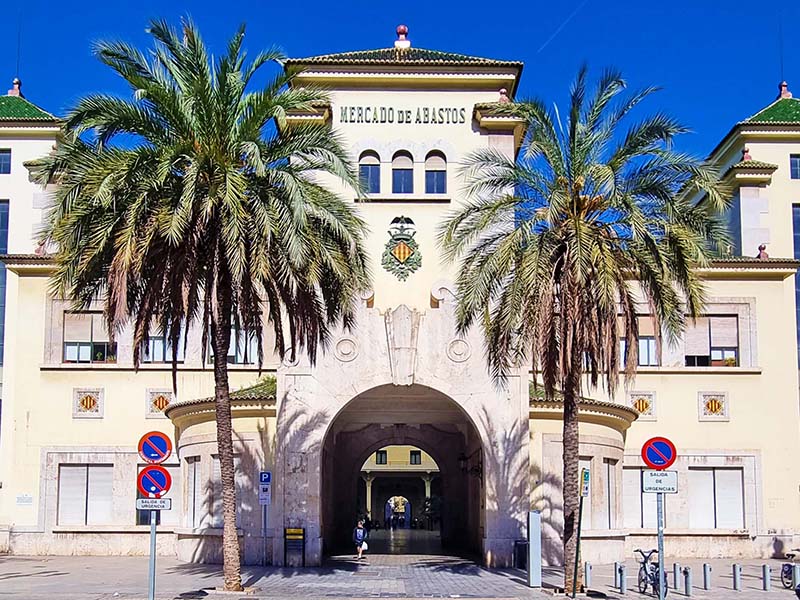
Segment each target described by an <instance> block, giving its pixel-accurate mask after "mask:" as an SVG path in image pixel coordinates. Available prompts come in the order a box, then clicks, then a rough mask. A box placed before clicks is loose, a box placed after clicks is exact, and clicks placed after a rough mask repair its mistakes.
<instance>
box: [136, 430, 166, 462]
mask: <svg viewBox="0 0 800 600" xmlns="http://www.w3.org/2000/svg"><path fill="white" fill-rule="evenodd" d="M170 454H172V442H171V441H170V439H169V437H167V436H166V435H165V434H163V433H161V432H160V431H151V432H150V433H146V434H144V435H143V436H142V439H140V440H139V456H141V457H142V459H143V460H144V461H145V462H149V463H151V464H158V463H162V462H164V461H165V460H167V459H168V458H169V455H170Z"/></svg>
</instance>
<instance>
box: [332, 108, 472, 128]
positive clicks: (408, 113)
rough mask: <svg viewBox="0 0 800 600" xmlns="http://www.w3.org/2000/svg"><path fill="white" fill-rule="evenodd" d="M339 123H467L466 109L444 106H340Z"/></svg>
mask: <svg viewBox="0 0 800 600" xmlns="http://www.w3.org/2000/svg"><path fill="white" fill-rule="evenodd" d="M339 122H340V123H376V124H381V123H400V124H406V125H424V124H436V125H453V124H456V125H457V124H460V123H466V122H467V109H466V108H455V107H444V106H421V107H418V108H394V107H392V106H341V107H339Z"/></svg>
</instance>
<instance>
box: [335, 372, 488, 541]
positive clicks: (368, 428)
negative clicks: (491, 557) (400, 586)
mask: <svg viewBox="0 0 800 600" xmlns="http://www.w3.org/2000/svg"><path fill="white" fill-rule="evenodd" d="M412 453H417V454H414V455H412ZM423 456H424V457H425V464H421V463H422V462H423ZM417 461H418V462H419V463H420V464H419V465H415V464H412V463H413V462H417ZM483 482H484V479H483V447H482V443H481V440H480V436H479V434H478V432H477V430H476V428H475V426H474V425H473V423H472V421H471V419H470V418H469V417H468V416H467V415H466V414H465V413H464V411H463V410H461V409H460V407H459V406H458V405H457V404H456V403H455V402H454V401H452V400H451V399H450V398H448V397H447V396H445V395H444V394H442V393H440V392H437V391H436V390H433V389H430V388H427V387H424V386H419V385H414V386H404V387H398V386H393V385H383V386H378V387H376V388H373V389H370V390H368V391H366V392H363V393H362V394H359V395H358V396H356V397H355V398H354V399H353V400H352V401H350V402H349V403H348V404H347V405H346V406H345V408H344V409H343V410H341V411H340V413H339V414H338V415H337V416H336V418H335V419H334V420H333V422H332V423H331V426H330V428H329V429H328V432H327V435H326V437H325V441H324V444H323V450H322V485H321V498H320V500H321V505H322V538H323V552H325V553H327V554H335V553H337V552H339V551H342V550H345V549H349V546H350V534H351V531H352V528H353V526H354V524H355V521H356V520H357V519H358V518H362V517H364V516H366V515H367V514H369V517H370V518H371V520H377V519H376V513H378V514H379V515H380V518H381V520H382V522H381V523H380V527H381V528H382V529H385V528H386V527H387V525H388V526H389V529H409V530H412V525H413V530H417V528H418V527H419V531H420V534H419V535H417V536H415V534H414V533H413V531H412V533H410V534H408V535H407V536H406V541H407V542H408V543H406V544H404V545H403V548H405V549H406V550H407V551H408V552H409V553H414V547H415V545H414V540H415V537H419V538H420V540H423V541H424V544H423V545H424V547H425V548H427V549H430V548H431V547H432V546H431V537H432V536H431V535H430V533H428V532H430V531H432V530H433V528H434V527H435V528H436V543H437V544H438V543H439V541H440V542H441V547H442V549H443V550H445V551H447V552H451V553H455V554H474V555H479V554H480V552H481V532H482V528H483V523H484V514H483V510H482V509H483V505H484V504H483V497H484V483H483ZM373 485H374V486H375V488H374V492H373ZM434 489H436V491H437V492H438V494H437V495H435V496H434V494H433V491H434ZM367 491H368V492H369V493H367ZM395 496H401V497H403V498H405V502H406V503H407V504H403V506H402V511H400V510H399V508H398V507H396V506H393V507H392V510H391V512H392V516H391V517H390V518H389V519H387V518H386V517H387V514H386V511H385V510H384V507H383V505H384V504H385V503H386V502H387V500H389V499H390V498H393V497H395ZM409 497H411V498H413V500H409ZM426 501H427V502H428V503H430V504H431V505H434V504H435V506H434V507H433V508H434V512H433V514H431V515H430V517H431V518H430V519H425V518H424V517H425V515H424V513H423V512H422V509H423V507H425V506H426ZM415 505H416V506H417V514H416V521H415V520H414V519H415V511H414V506H415ZM423 531H424V532H426V533H424V534H423V533H422V532H423ZM439 536H440V537H439ZM379 548H380V547H378V548H376V550H378V549H379Z"/></svg>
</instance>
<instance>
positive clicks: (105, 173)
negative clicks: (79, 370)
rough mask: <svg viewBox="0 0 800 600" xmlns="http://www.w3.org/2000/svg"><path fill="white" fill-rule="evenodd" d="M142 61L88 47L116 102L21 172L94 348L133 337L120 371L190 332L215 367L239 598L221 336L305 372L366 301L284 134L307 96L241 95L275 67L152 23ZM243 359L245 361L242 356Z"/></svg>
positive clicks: (329, 156) (339, 223)
mask: <svg viewBox="0 0 800 600" xmlns="http://www.w3.org/2000/svg"><path fill="white" fill-rule="evenodd" d="M149 33H150V34H151V35H152V36H153V38H154V46H153V48H152V49H151V50H150V52H149V54H144V53H142V52H140V51H139V50H137V49H135V48H133V47H131V46H129V45H127V44H124V43H119V42H112V43H100V44H98V45H97V46H96V48H95V54H96V55H97V57H98V58H99V59H100V61H102V62H103V63H105V64H106V65H108V66H109V67H111V68H112V69H113V70H114V71H116V73H117V74H119V75H120V76H121V77H122V78H123V79H124V80H125V82H126V83H127V84H128V85H129V86H130V89H131V92H132V95H131V98H128V99H122V98H117V97H111V96H106V95H99V94H95V95H90V96H87V97H85V98H83V99H82V100H80V101H79V102H78V104H77V106H76V107H75V108H74V109H73V110H72V111H71V112H70V113H69V115H68V116H67V118H66V121H65V124H64V130H63V132H62V133H63V135H62V139H61V140H60V143H59V144H58V147H57V149H56V150H55V151H54V153H53V154H52V155H51V156H48V157H46V158H44V159H41V160H40V161H38V163H37V164H36V166H35V172H36V176H37V178H38V181H39V182H41V183H46V182H48V181H56V182H57V183H58V188H57V191H56V193H55V201H54V205H53V208H52V211H51V213H50V215H49V222H48V226H47V230H46V232H45V234H44V238H43V240H44V241H45V242H48V243H51V244H52V245H54V246H55V247H56V248H57V254H56V256H55V260H56V271H55V275H54V277H53V285H52V287H53V292H54V293H57V294H61V295H63V296H64V297H67V298H71V299H72V300H74V301H75V303H76V304H77V305H78V306H81V307H86V306H89V305H90V304H91V303H92V302H93V301H97V300H98V299H101V300H102V301H103V302H104V303H105V304H104V306H105V317H106V320H107V325H108V328H109V331H110V332H111V333H112V335H114V334H115V333H118V332H119V331H120V329H121V328H122V327H123V326H124V325H125V324H126V323H128V322H131V321H132V322H133V329H134V365H135V366H136V367H138V366H139V361H140V359H141V350H140V349H141V347H142V345H143V342H145V340H146V339H147V337H148V336H149V335H150V331H151V328H153V327H155V328H156V329H158V330H160V331H162V332H164V334H165V335H166V336H167V337H168V339H169V340H170V342H171V346H172V349H173V352H172V366H173V385H175V384H176V374H175V369H176V364H177V348H178V340H179V338H180V336H181V335H182V333H184V334H185V330H187V329H188V328H189V327H190V326H191V325H192V324H199V325H200V326H202V331H203V347H204V352H203V361H204V363H205V361H206V356H205V353H206V351H205V349H206V348H209V347H210V349H211V352H212V354H213V364H214V381H215V394H214V397H215V408H216V421H217V443H218V446H219V456H220V467H221V482H222V499H223V521H224V531H223V556H224V578H225V589H226V590H241V589H242V586H241V574H240V551H239V544H238V540H237V535H236V521H235V515H236V499H235V487H234V464H233V443H232V424H231V406H230V398H229V388H228V365H227V355H228V349H229V344H230V339H231V330H232V327H235V329H236V330H237V331H244V332H245V334H244V337H245V338H246V340H250V341H252V340H253V339H255V340H256V346H257V353H258V357H257V359H258V363H259V365H260V364H261V362H262V358H263V348H262V335H261V332H262V328H263V327H264V326H266V325H268V326H271V327H272V328H273V329H274V332H275V334H276V339H277V342H276V348H275V349H276V351H277V352H278V354H279V355H280V356H281V357H283V355H284V354H285V353H287V352H291V354H292V355H294V354H295V352H297V351H301V350H302V351H305V352H306V353H307V354H308V355H309V357H310V359H311V360H312V361H313V360H314V359H315V356H316V350H317V347H318V345H324V344H325V343H326V342H327V341H328V339H329V337H330V334H331V329H332V327H334V326H335V325H336V324H343V325H344V326H351V325H352V324H353V320H354V310H355V302H356V298H357V297H358V293H359V292H360V291H361V290H363V289H366V288H367V287H368V286H369V272H368V268H367V257H366V254H365V251H364V236H365V225H364V223H363V221H362V220H361V219H360V218H359V217H358V216H357V215H356V214H355V213H354V212H353V210H351V208H350V207H349V206H348V205H346V204H345V203H344V202H343V201H342V200H341V199H340V198H339V197H337V196H336V194H334V193H333V192H331V191H330V190H329V189H328V188H327V187H325V186H324V185H323V184H321V183H320V181H322V179H321V178H320V177H318V175H319V174H320V173H323V174H326V173H327V174H328V175H332V176H334V177H335V178H338V179H339V180H342V181H343V182H345V183H346V184H349V185H351V186H354V187H357V186H358V182H357V180H356V178H355V175H354V172H353V171H352V168H351V166H350V165H349V163H348V159H347V156H346V153H345V151H344V150H343V148H342V145H341V143H340V140H339V138H338V137H337V136H336V135H335V134H333V133H332V132H331V131H330V129H329V128H325V127H322V126H314V125H296V126H292V127H287V126H286V125H287V122H286V115H287V114H288V113H291V112H292V111H306V112H307V111H309V110H312V109H313V107H314V106H317V105H318V103H320V102H325V101H326V98H325V96H324V94H322V93H321V92H320V91H319V90H315V89H310V88H305V89H302V88H300V89H296V88H288V87H287V83H288V82H289V77H288V76H287V75H284V74H279V75H276V76H274V77H272V78H271V79H270V80H269V81H268V82H267V84H266V86H265V87H263V88H261V89H255V90H253V91H250V88H251V87H253V86H252V83H251V82H252V78H253V77H254V75H255V74H256V73H257V72H258V71H259V69H261V67H263V66H264V65H266V64H267V63H270V62H273V61H278V60H280V59H281V58H282V57H281V55H280V53H278V52H277V51H274V50H273V51H268V52H264V53H262V54H259V55H258V56H256V57H255V58H254V59H253V60H252V61H250V62H246V60H245V53H244V52H243V50H242V41H243V38H244V28H241V29H240V30H239V31H238V32H237V33H236V35H234V36H233V38H232V39H231V40H230V42H229V43H228V47H227V51H226V52H225V53H224V54H223V55H222V56H221V57H220V58H218V59H216V60H214V59H211V58H210V57H209V55H208V54H207V51H206V47H205V45H204V44H203V41H202V40H201V37H200V35H199V33H198V31H197V29H196V28H195V26H194V25H193V24H191V23H188V22H186V23H183V26H182V28H181V31H180V32H179V31H176V30H175V29H173V28H171V27H170V26H169V25H167V24H166V23H164V22H161V21H153V22H152V23H151V24H150V27H149ZM245 346H246V347H247V346H248V344H247V343H245Z"/></svg>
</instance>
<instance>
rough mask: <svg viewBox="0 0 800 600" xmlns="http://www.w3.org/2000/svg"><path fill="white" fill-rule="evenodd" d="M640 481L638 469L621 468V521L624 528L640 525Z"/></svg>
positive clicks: (639, 527) (636, 527) (638, 527)
mask: <svg viewBox="0 0 800 600" xmlns="http://www.w3.org/2000/svg"><path fill="white" fill-rule="evenodd" d="M641 483H642V477H641V475H639V469H625V468H623V469H622V523H623V525H624V527H625V529H641V527H642V498H641V496H642V489H641Z"/></svg>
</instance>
